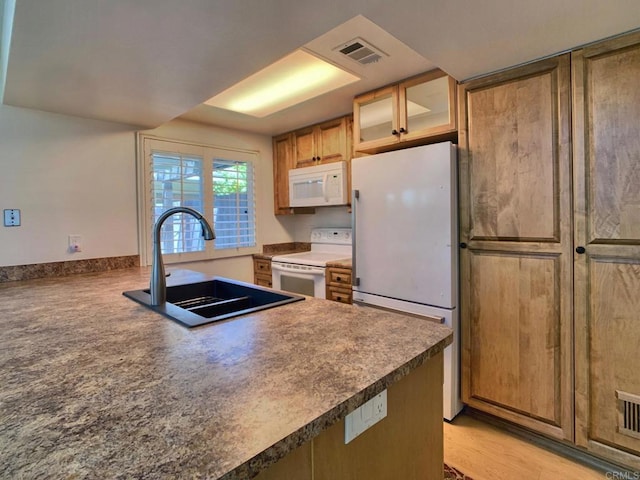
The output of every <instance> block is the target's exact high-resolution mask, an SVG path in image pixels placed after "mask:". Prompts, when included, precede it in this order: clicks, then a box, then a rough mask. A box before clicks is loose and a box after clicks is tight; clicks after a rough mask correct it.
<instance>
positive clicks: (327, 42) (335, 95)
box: [182, 15, 436, 135]
mask: <svg viewBox="0 0 640 480" xmlns="http://www.w3.org/2000/svg"><path fill="white" fill-rule="evenodd" d="M356 38H360V39H361V40H363V41H364V42H365V43H366V44H367V45H369V46H371V47H372V48H374V49H375V50H376V51H377V52H380V54H381V59H380V60H379V61H377V62H374V63H368V64H361V63H360V62H358V61H356V60H354V59H352V58H349V57H348V56H345V55H344V54H342V53H341V52H340V49H342V48H343V47H344V46H346V45H350V44H351V43H352V40H354V39H356ZM303 47H304V49H305V50H308V51H309V52H311V53H313V54H315V55H317V56H318V57H320V58H322V59H324V60H326V61H328V62H330V63H333V64H334V65H337V66H339V67H341V68H343V69H344V70H346V71H348V72H350V73H353V74H354V75H356V76H358V77H359V78H360V79H361V80H360V81H358V82H355V83H352V84H350V85H347V86H344V87H342V88H340V89H338V90H334V91H333V92H330V93H328V94H325V95H321V96H319V97H316V98H313V99H311V100H308V101H306V102H304V103H302V104H299V105H295V106H293V107H290V108H288V109H286V110H283V111H281V112H277V113H275V114H273V115H270V116H269V117H266V118H264V119H258V118H254V117H251V116H248V115H242V114H239V113H235V112H231V111H228V110H222V109H220V108H216V107H212V106H209V105H199V106H197V107H196V108H195V109H193V110H191V111H189V112H187V113H186V114H184V115H183V116H182V118H185V119H187V120H194V121H199V122H204V123H214V124H218V125H225V126H227V127H230V128H236V129H248V130H251V131H254V132H259V133H267V134H270V135H273V134H277V133H283V132H285V131H289V130H293V129H295V128H297V127H300V126H304V125H309V124H312V123H315V122H317V121H320V120H326V119H329V118H333V117H337V116H339V115H344V114H347V113H349V112H351V111H352V109H353V97H355V96H356V95H358V94H360V93H363V92H366V91H369V90H373V89H375V88H378V87H379V86H381V85H387V84H389V83H393V82H395V81H398V80H400V79H403V78H407V77H410V76H412V75H416V74H418V73H422V72H425V71H427V70H431V69H433V68H436V66H435V65H434V64H433V63H432V62H430V61H429V60H427V59H425V58H424V57H422V56H421V55H419V54H417V53H416V52H415V51H413V50H412V49H410V48H409V47H408V46H406V45H405V44H403V43H402V42H399V41H398V39H396V38H395V37H393V36H392V35H390V34H389V33H387V32H386V31H384V30H383V29H381V28H380V27H379V26H377V25H376V24H374V23H373V22H371V21H370V20H368V19H367V18H365V17H363V16H362V15H358V16H356V17H354V18H352V19H350V20H348V21H347V22H345V23H343V24H341V25H339V26H337V27H335V28H333V29H331V30H330V31H329V32H327V33H325V34H323V35H321V36H319V37H318V38H315V39H314V40H312V41H310V42H308V43H306V44H305V45H304V46H303Z"/></svg>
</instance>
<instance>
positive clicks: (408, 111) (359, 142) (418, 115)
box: [353, 70, 457, 153]
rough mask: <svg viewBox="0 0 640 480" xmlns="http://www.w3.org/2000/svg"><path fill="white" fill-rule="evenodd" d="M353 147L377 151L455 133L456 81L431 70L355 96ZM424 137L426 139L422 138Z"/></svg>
mask: <svg viewBox="0 0 640 480" xmlns="http://www.w3.org/2000/svg"><path fill="white" fill-rule="evenodd" d="M353 115H354V128H353V132H354V150H355V151H361V152H367V153H374V152H376V151H384V150H389V149H392V148H393V145H394V144H397V143H399V142H405V141H410V142H413V143H414V144H419V143H428V138H429V137H431V136H433V137H441V136H443V135H446V134H452V135H455V133H456V131H457V123H456V81H455V80H454V79H453V78H451V77H450V76H448V75H447V74H446V73H444V72H443V71H442V70H431V71H430V72H427V73H425V74H422V75H419V76H417V77H413V78H410V79H408V80H405V81H403V82H401V83H399V84H396V85H391V86H388V87H385V88H382V89H380V90H375V91H373V92H369V93H365V94H363V95H360V96H358V97H356V98H355V99H354V105H353ZM422 140H425V141H424V142H422Z"/></svg>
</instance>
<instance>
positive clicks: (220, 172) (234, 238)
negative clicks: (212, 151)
mask: <svg viewBox="0 0 640 480" xmlns="http://www.w3.org/2000/svg"><path fill="white" fill-rule="evenodd" d="M213 191H214V198H213V218H214V224H215V225H214V229H215V232H216V240H215V247H216V249H223V248H237V247H252V246H255V245H256V231H255V203H254V196H253V164H252V163H251V162H242V161H234V160H222V159H215V160H214V161H213Z"/></svg>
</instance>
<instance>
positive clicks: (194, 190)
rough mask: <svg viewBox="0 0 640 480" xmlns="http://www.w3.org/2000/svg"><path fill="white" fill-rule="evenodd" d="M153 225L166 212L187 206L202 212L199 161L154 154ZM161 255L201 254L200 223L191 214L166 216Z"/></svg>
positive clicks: (202, 248)
mask: <svg viewBox="0 0 640 480" xmlns="http://www.w3.org/2000/svg"><path fill="white" fill-rule="evenodd" d="M152 161H153V166H152V168H153V193H152V194H153V217H154V218H153V223H154V224H155V222H156V220H157V219H158V217H159V216H160V215H161V214H162V212H164V211H165V210H167V209H169V208H173V207H190V208H193V209H194V210H196V211H198V212H203V210H204V208H203V206H204V197H203V184H202V163H203V162H202V158H201V157H195V156H189V155H182V154H180V153H168V152H153V153H152ZM160 242H161V243H160V245H161V247H162V253H163V254H170V253H185V252H200V251H204V249H205V246H204V239H203V238H202V228H201V226H200V222H198V220H196V219H195V218H194V217H192V216H191V215H184V214H176V215H173V216H171V217H169V218H168V219H167V220H166V221H165V222H164V224H163V225H162V230H161V231H160Z"/></svg>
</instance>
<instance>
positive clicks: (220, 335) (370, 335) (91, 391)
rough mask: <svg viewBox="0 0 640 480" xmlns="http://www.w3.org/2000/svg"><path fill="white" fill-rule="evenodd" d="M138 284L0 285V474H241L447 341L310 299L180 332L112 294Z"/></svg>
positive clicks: (437, 330) (131, 276)
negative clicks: (0, 333)
mask: <svg viewBox="0 0 640 480" xmlns="http://www.w3.org/2000/svg"><path fill="white" fill-rule="evenodd" d="M168 270H169V271H170V269H168ZM185 278H186V277H184V276H183V277H181V274H180V272H174V274H173V275H172V276H171V277H169V280H168V283H169V284H171V283H183V282H184V279H185ZM148 280H149V269H147V268H133V269H126V270H119V271H112V272H106V273H100V274H84V275H77V276H71V277H66V278H59V279H41V280H31V281H24V282H12V283H5V284H1V285H0V325H1V327H2V339H1V340H0V345H1V348H0V385H1V387H0V476H1V477H2V478H24V479H27V478H28V479H31V478H74V479H78V478H101V479H108V478H145V479H156V478H175V479H177V478H188V479H199V478H208V479H217V478H222V479H240V478H252V477H253V476H255V475H256V474H257V472H259V471H260V470H261V469H262V468H264V467H266V466H268V465H270V464H271V463H273V462H275V461H277V460H278V459H279V458H281V457H283V456H284V455H286V454H287V453H288V452H289V451H291V450H293V449H294V448H295V447H297V446H298V445H301V444H303V443H304V442H306V441H307V440H309V439H310V438H312V437H314V436H315V435H316V434H318V433H319V432H320V431H322V430H323V429H325V428H327V427H328V426H330V425H332V424H334V423H335V422H337V421H339V420H340V419H341V418H343V417H344V416H345V415H346V414H347V413H348V412H350V411H352V410H353V409H355V408H356V407H357V406H359V405H360V404H362V403H363V402H364V401H366V400H368V399H369V398H371V397H372V396H374V395H375V394H377V393H378V392H380V391H382V390H383V389H384V388H386V387H387V386H389V385H390V384H392V383H393V382H395V381H397V380H398V379H400V378H401V377H402V376H404V375H406V374H407V373H409V372H410V371H411V370H412V369H413V368H415V367H417V366H418V365H420V364H422V363H423V362H424V361H426V360H427V359H428V358H429V357H431V356H433V355H435V354H436V353H438V352H440V351H442V349H444V347H445V346H446V345H447V344H449V343H450V342H451V331H450V330H449V329H447V328H446V327H444V326H441V325H436V324H433V323H431V322H427V321H423V320H420V319H417V318H412V317H405V316H401V315H396V314H392V313H386V312H381V311H376V310H371V309H366V308H362V307H354V306H351V305H343V304H340V303H337V302H328V301H326V300H319V299H315V298H307V299H305V300H304V301H302V302H296V303H293V304H289V305H285V306H282V307H278V308H274V309H271V310H265V311H262V312H258V313H257V314H253V315H247V316H243V317H238V318H235V319H231V320H227V321H225V322H220V323H217V324H212V325H208V326H203V327H199V328H195V329H191V330H189V329H186V328H184V327H182V326H180V325H179V324H177V323H175V322H173V321H171V320H169V319H167V318H165V317H162V316H161V315H159V314H157V313H154V312H152V311H150V310H148V309H146V308H145V307H143V306H141V305H139V304H137V303H135V302H133V301H131V300H129V299H128V298H125V297H124V296H122V292H123V291H125V290H133V289H138V288H143V287H144V286H145V285H147V284H148Z"/></svg>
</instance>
